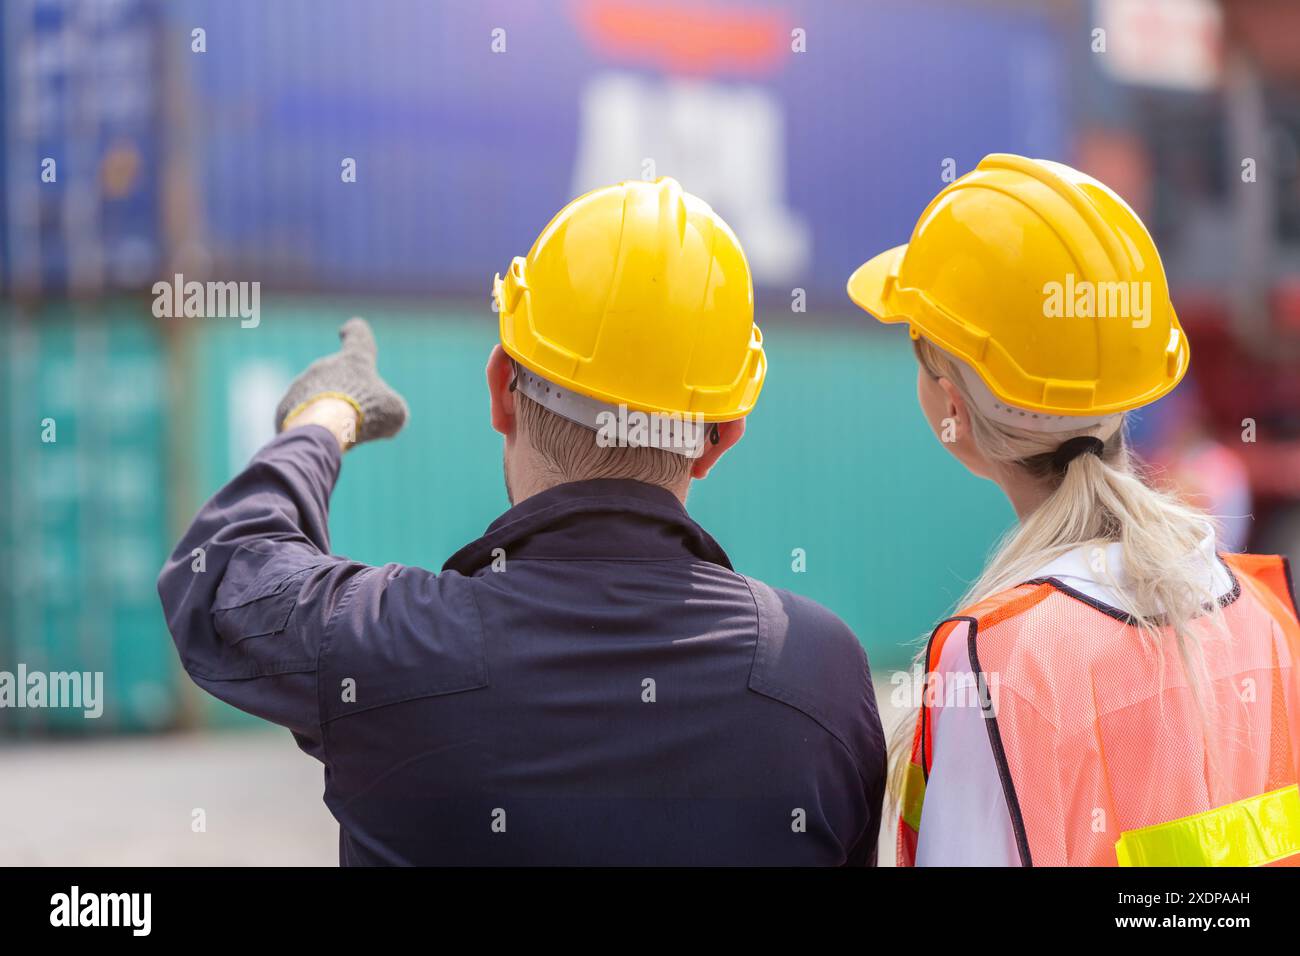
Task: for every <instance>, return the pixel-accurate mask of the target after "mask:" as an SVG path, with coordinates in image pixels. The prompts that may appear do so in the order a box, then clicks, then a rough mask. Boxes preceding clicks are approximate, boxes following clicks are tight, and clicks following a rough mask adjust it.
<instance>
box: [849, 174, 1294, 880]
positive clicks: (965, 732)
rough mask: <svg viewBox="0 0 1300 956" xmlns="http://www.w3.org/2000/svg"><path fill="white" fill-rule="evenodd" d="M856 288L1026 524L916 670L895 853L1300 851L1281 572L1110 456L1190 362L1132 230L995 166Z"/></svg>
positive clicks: (1223, 860) (976, 856) (1216, 857)
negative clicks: (905, 337) (1231, 548)
mask: <svg viewBox="0 0 1300 956" xmlns="http://www.w3.org/2000/svg"><path fill="white" fill-rule="evenodd" d="M848 291H849V295H850V297H851V298H852V299H853V301H854V302H855V303H857V304H858V305H859V306H861V307H862V308H863V309H865V310H866V311H867V312H869V313H871V314H872V315H873V316H875V317H876V318H877V319H879V320H880V321H881V322H886V323H900V322H901V323H907V325H908V328H909V329H910V332H911V335H912V338H913V339H914V342H915V347H916V353H917V358H918V363H919V372H918V376H917V392H918V398H919V401H920V405H921V409H922V411H923V412H924V414H925V417H926V419H927V420H928V422H929V424H930V427H931V428H932V429H933V430H934V431H935V433H936V434H937V435H938V436H939V438H940V439H941V441H942V442H943V443H944V446H945V447H946V448H947V449H948V450H949V451H950V452H951V453H952V454H953V455H954V456H955V457H956V458H957V459H958V460H959V461H960V462H961V463H962V464H964V465H965V466H966V467H967V468H968V469H969V470H970V471H971V472H972V473H973V474H975V475H977V476H979V477H983V478H988V479H990V480H992V481H994V482H996V483H997V484H998V485H999V486H1000V487H1001V489H1002V490H1003V491H1004V492H1005V493H1006V495H1007V497H1008V499H1009V500H1010V502H1011V504H1012V506H1013V508H1014V510H1015V512H1016V515H1017V517H1018V519H1019V520H1018V523H1017V525H1016V526H1015V527H1014V528H1012V529H1011V531H1010V532H1008V535H1007V536H1006V538H1005V539H1004V540H1003V541H1002V542H1001V543H1000V545H999V546H998V548H997V549H996V551H995V552H994V554H993V556H992V558H991V559H990V561H989V563H988V565H987V567H986V568H985V569H984V572H983V573H982V574H981V576H980V577H979V579H978V580H977V581H976V582H975V583H974V585H972V586H971V588H970V591H969V592H968V593H967V595H966V596H965V598H963V600H962V601H961V604H960V605H959V607H960V610H959V612H958V613H957V614H955V615H954V616H953V617H951V618H949V619H948V620H946V621H944V622H942V623H941V624H940V625H939V626H938V627H937V628H935V630H934V632H933V634H932V635H931V637H930V640H929V642H928V644H927V646H926V648H925V650H924V651H923V652H922V654H921V655H920V656H919V662H920V664H921V666H922V667H923V668H924V673H925V677H926V680H925V682H924V685H923V690H922V694H921V701H922V704H921V707H920V712H919V713H918V715H917V718H916V720H915V721H914V722H913V721H908V722H907V723H906V725H905V727H904V728H903V736H902V737H901V738H900V740H899V741H896V743H899V744H901V746H898V747H896V748H895V753H896V755H897V757H898V759H897V762H896V765H895V769H896V776H895V780H896V782H897V785H896V788H895V793H896V795H897V796H898V799H899V828H898V856H899V862H900V863H902V864H918V865H935V864H938V865H945V864H949V865H951V864H955V865H961V864H974V865H998V864H1003V865H1032V864H1038V865H1098V866H1101V865H1116V864H1120V865H1261V864H1275V863H1291V864H1295V863H1298V862H1300V794H1298V792H1297V781H1298V780H1300V622H1298V621H1297V615H1296V606H1295V601H1294V596H1293V592H1292V590H1291V584H1290V571H1289V568H1288V567H1287V565H1286V561H1285V559H1283V558H1279V557H1272V556H1258V555H1244V554H1236V555H1229V554H1220V553H1218V551H1217V548H1216V545H1215V536H1214V530H1213V524H1212V522H1211V521H1210V520H1209V519H1208V518H1207V516H1205V515H1204V514H1202V513H1200V512H1198V511H1195V510H1193V509H1191V508H1189V507H1187V506H1186V505H1185V504H1183V503H1181V502H1179V501H1178V500H1176V499H1174V498H1173V497H1170V496H1168V495H1166V494H1163V493H1161V492H1159V491H1157V490H1155V489H1153V488H1152V487H1150V486H1149V485H1147V484H1146V483H1144V481H1143V479H1142V477H1141V476H1140V474H1139V472H1138V471H1137V469H1136V466H1135V463H1134V461H1133V458H1132V456H1131V454H1130V451H1129V449H1128V447H1127V445H1126V442H1125V428H1124V418H1125V414H1126V413H1127V412H1128V411H1130V410H1132V409H1135V408H1138V407H1140V406H1142V405H1146V404H1148V403H1150V402H1153V401H1155V400H1156V399H1158V398H1160V397H1161V396H1162V395H1164V394H1166V393H1168V392H1169V391H1170V390H1171V389H1173V388H1174V387H1175V386H1176V385H1177V384H1178V382H1179V380H1180V379H1181V378H1182V377H1183V375H1184V373H1185V372H1186V371H1187V366H1188V359H1189V352H1188V344H1187V339H1186V337H1185V335H1184V334H1183V331H1182V328H1181V327H1180V326H1179V323H1178V319H1177V317H1176V315H1175V314H1174V309H1173V306H1172V304H1171V302H1170V298H1169V290H1168V285H1167V283H1166V280H1165V275H1164V269H1163V266H1162V265H1161V263H1160V257H1159V254H1158V253H1157V251H1156V248H1155V245H1154V244H1153V242H1152V240H1151V237H1150V235H1149V234H1148V233H1147V230H1146V228H1145V227H1144V226H1143V224H1142V222H1141V220H1139V218H1138V217H1137V215H1136V214H1135V213H1134V212H1133V211H1132V210H1131V209H1130V208H1129V207H1128V206H1127V205H1126V204H1125V203H1124V201H1123V200H1122V199H1120V198H1119V197H1118V196H1117V195H1116V194H1115V193H1114V192H1112V191H1111V190H1110V189H1108V188H1107V187H1106V186H1104V185H1102V184H1101V183H1099V182H1097V181H1096V180H1094V179H1092V178H1090V177H1088V176H1085V175H1083V174H1082V173H1079V172H1078V171H1076V170H1074V169H1071V168H1069V167H1068V166H1064V165H1061V164H1059V163H1053V162H1046V161H1042V160H1032V159H1026V158H1024V157H1021V156H1011V155H992V156H987V157H985V159H984V160H983V161H982V162H981V163H980V164H979V166H978V167H977V168H976V169H975V170H974V171H973V172H972V173H970V174H969V175H967V176H964V177H962V178H961V179H959V180H957V181H956V182H954V183H952V184H951V185H949V186H948V187H947V188H945V189H944V190H942V191H941V192H940V193H939V194H938V195H937V196H936V197H935V199H934V200H933V201H932V202H931V203H930V205H929V206H928V207H927V208H926V209H925V211H924V212H923V213H922V214H921V217H920V219H919V221H918V222H917V225H916V228H915V229H914V231H913V232H912V236H911V240H910V241H909V242H908V243H907V244H906V245H903V246H899V247H897V248H894V249H890V250H889V251H887V252H884V253H882V254H881V255H879V256H876V257H875V258H873V259H871V260H870V261H869V262H867V263H865V264H864V265H863V266H861V267H860V268H859V269H858V270H857V271H856V272H855V273H854V274H853V276H852V277H851V278H850V279H849V283H848Z"/></svg>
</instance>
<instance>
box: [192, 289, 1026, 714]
mask: <svg viewBox="0 0 1300 956" xmlns="http://www.w3.org/2000/svg"><path fill="white" fill-rule="evenodd" d="M356 314H360V315H365V316H366V317H367V318H369V319H370V321H371V322H372V324H373V325H374V327H375V332H376V335H377V337H378V339H379V347H380V355H379V365H380V371H381V372H382V374H383V375H384V376H385V377H386V378H387V379H388V381H389V382H391V383H392V384H393V386H394V387H396V388H397V389H399V390H400V391H401V392H402V393H404V394H405V396H406V398H407V400H408V402H409V403H410V406H411V420H410V423H409V425H408V427H407V428H406V429H405V430H404V431H403V432H402V433H401V434H400V435H399V436H398V437H397V438H396V439H394V440H392V441H384V442H376V443H373V444H370V445H366V446H364V447H362V448H360V449H357V450H355V451H353V452H350V453H349V454H348V456H347V458H346V460H345V463H344V468H343V473H342V477H341V479H340V481H339V485H338V488H337V490H336V493H335V496H334V500H333V507H332V511H331V519H330V527H331V533H332V535H333V541H332V544H333V548H334V551H335V552H336V553H339V554H343V555H347V556H348V557H351V558H353V559H356V560H359V561H364V562H367V563H372V564H382V563H386V562H390V561H396V562H401V563H404V564H413V565H419V566H423V567H427V568H432V569H437V568H440V567H441V565H442V562H443V560H444V559H445V558H446V557H447V556H448V555H450V554H451V553H452V552H454V551H455V550H457V549H458V548H459V547H461V546H462V545H463V544H465V543H466V542H468V541H470V540H472V539H473V538H475V537H477V536H478V535H480V534H481V533H482V532H483V530H484V528H485V527H486V526H487V524H488V523H489V522H490V521H492V520H493V519H494V518H496V517H497V515H499V514H500V513H501V512H502V511H504V510H505V509H506V508H507V507H508V502H507V500H506V495H505V486H504V482H503V480H502V477H501V439H500V436H498V435H497V434H496V433H495V432H493V431H492V430H491V428H490V427H489V425H488V421H487V395H486V391H485V386H484V381H483V367H484V364H485V362H486V360H487V356H488V352H489V350H490V349H491V347H492V345H493V344H494V342H495V341H496V328H495V316H494V315H493V313H492V312H491V311H490V310H489V309H487V308H483V307H471V306H459V307H457V306H449V305H446V304H440V305H437V306H429V307H427V308H421V307H418V306H400V307H395V306H392V305H378V304H375V303H366V302H346V303H340V302H339V301H337V300H330V301H317V300H305V299H271V298H270V297H266V298H264V299H263V302H262V316H261V321H260V323H259V325H258V326H257V327H256V328H241V327H240V324H239V322H238V320H234V319H207V320H175V321H178V322H182V323H189V324H188V325H187V326H186V328H185V333H186V334H184V336H183V337H182V339H181V340H182V341H183V342H184V346H183V350H182V354H180V355H178V360H179V361H180V362H181V363H182V369H183V371H182V372H181V373H180V374H179V376H178V378H179V379H180V380H181V381H183V382H184V383H185V385H184V394H183V395H181V396H178V398H177V402H178V404H180V403H184V402H189V401H192V402H193V406H194V409H195V412H194V418H193V425H192V427H189V428H186V429H184V435H183V436H181V437H180V438H179V439H178V440H180V441H182V442H183V443H184V447H183V448H182V449H178V450H177V452H178V459H179V462H181V463H183V465H184V468H185V469H188V472H187V473H188V478H187V479H186V481H185V482H184V483H185V484H186V485H187V486H188V488H189V492H188V494H187V495H185V496H184V497H185V499H186V501H187V504H186V505H185V506H184V507H182V508H181V509H180V510H181V511H182V512H185V515H186V517H188V515H189V514H190V513H192V511H193V508H194V507H196V506H197V505H198V503H199V502H200V501H201V500H202V498H204V497H206V496H208V495H210V494H212V493H213V492H214V491H216V490H217V488H218V487H220V485H221V484H222V483H223V482H224V481H226V480H227V479H228V478H229V477H230V476H231V475H232V474H234V473H235V471H236V470H237V469H238V468H240V467H241V466H242V465H243V463H244V462H246V461H247V459H248V457H249V456H250V455H251V454H252V453H253V452H254V451H255V450H256V449H257V447H258V446H259V445H260V444H261V443H262V442H264V441H265V440H267V439H269V438H270V437H271V435H272V424H271V419H272V414H273V411H274V408H275V404H276V402H277V401H278V399H279V397H280V395H281V393H282V391H283V389H284V387H285V386H286V385H287V384H288V382H289V381H290V380H291V379H292V378H293V376H294V375H296V374H297V372H298V371H299V370H300V369H302V368H303V367H304V366H306V365H307V363H309V362H310V361H312V360H313V359H315V358H317V357H319V356H320V355H322V354H324V353H325V352H328V351H332V350H333V349H334V348H336V347H337V337H336V330H337V328H338V326H339V325H341V324H342V323H343V322H344V321H345V320H346V319H347V318H348V317H350V316H351V315H356ZM806 318H807V317H806V316H790V317H785V318H784V321H782V318H781V317H778V318H776V320H774V321H769V322H767V323H766V326H765V328H764V333H765V336H766V342H767V349H768V354H769V357H770V372H769V375H768V379H767V384H766V386H765V388H764V391H763V395H762V398H761V400H760V402H759V406H758V409H757V410H756V411H755V412H754V413H753V415H752V416H751V417H750V419H749V422H748V429H747V431H746V434H745V437H744V440H743V441H742V442H741V443H740V445H739V446H737V447H736V448H735V449H734V450H732V451H731V452H729V453H728V455H727V457H726V458H725V459H723V461H722V462H721V464H720V465H719V466H718V467H717V468H716V469H715V470H714V473H713V475H712V476H710V477H709V478H708V479H706V480H704V481H701V482H697V483H696V485H695V488H694V490H693V491H692V493H691V498H690V502H689V506H690V510H691V513H692V514H693V515H694V516H695V518H696V519H697V520H698V521H699V522H700V523H701V524H702V525H704V527H705V528H707V529H708V530H709V531H710V532H711V533H712V534H713V535H714V536H715V537H716V538H717V539H718V541H719V542H720V543H721V544H722V546H723V547H724V548H725V549H726V550H727V552H728V554H729V555H730V556H731V559H732V562H733V563H734V564H735V566H736V568H737V569H738V570H740V571H743V572H745V573H747V574H751V575H754V576H756V577H759V578H762V579H763V580H765V581H768V582H769V583H771V584H773V585H775V586H778V587H785V588H790V589H792V590H795V591H799V592H801V593H804V594H807V595H809V596H811V597H813V598H815V599H817V600H818V601H821V602H823V603H824V604H826V605H827V606H829V607H830V608H832V609H833V610H834V611H835V612H836V613H838V614H839V615H840V616H841V617H843V618H844V619H845V620H846V621H847V622H848V623H849V624H850V626H852V627H853V628H854V630H855V631H856V632H857V634H858V635H859V637H860V639H861V640H862V642H863V644H864V645H865V646H866V648H867V650H868V652H869V654H870V656H871V659H872V662H873V665H874V666H875V668H876V670H877V672H878V674H880V675H883V674H884V672H886V671H887V670H888V669H890V668H894V667H904V666H906V665H907V663H908V661H909V660H910V658H911V655H912V653H913V652H914V650H915V647H916V644H915V642H916V641H917V639H919V638H921V637H923V636H924V635H926V634H927V633H928V631H929V629H930V628H931V627H932V626H933V625H934V623H935V621H936V620H937V619H938V618H940V617H941V616H942V615H943V614H944V613H945V612H946V611H947V610H949V609H950V607H951V606H952V604H953V603H954V602H955V601H956V600H957V599H958V598H959V597H960V595H961V593H962V592H963V591H964V590H965V586H966V584H967V583H968V582H969V581H970V580H971V579H972V578H973V577H974V576H975V574H976V573H977V571H978V569H979V567H980V565H981V562H982V560H983V557H984V554H985V553H986V551H987V549H988V547H989V546H990V545H991V544H992V543H993V541H994V540H995V539H996V538H997V536H998V535H999V534H1000V533H1001V532H1002V531H1003V529H1004V528H1005V527H1006V526H1007V524H1008V523H1009V522H1010V520H1011V517H1012V516H1011V512H1010V509H1009V508H1008V506H1007V505H1006V503H1005V501H1004V499H1003V498H1002V497H1001V495H1000V494H999V493H998V492H997V490H996V489H995V488H994V487H993V486H992V485H991V484H989V483H987V482H983V481H979V480H977V479H975V478H972V477H971V476H970V475H968V474H967V473H966V472H965V470H964V469H963V468H962V467H961V466H960V465H958V464H957V463H956V462H954V461H953V460H952V459H951V458H950V456H948V455H947V454H946V453H945V452H944V451H943V450H942V448H941V446H940V445H939V443H938V441H937V440H936V439H935V438H934V437H933V435H932V434H931V433H930V431H929V429H928V427H927V425H926V423H925V421H924V419H923V418H922V417H921V414H920V412H919V410H918V409H917V407H916V394H915V393H916V388H915V376H916V363H915V359H914V358H913V356H912V354H911V347H910V344H909V342H908V339H907V336H906V335H905V334H902V333H898V334H891V332H895V333H897V332H898V330H881V329H876V328H873V327H868V324H867V323H866V322H865V321H859V320H858V319H857V317H856V316H848V315H846V316H842V317H840V321H838V322H837V323H834V324H830V323H810V322H806V321H799V320H805V319H806ZM196 323H197V324H196ZM187 508H188V511H187V510H186V509H187ZM172 530H173V533H178V532H179V530H180V528H179V526H178V527H174V528H173V529H172ZM206 706H207V707H208V708H209V710H208V713H209V714H211V715H213V716H215V717H216V718H217V719H218V720H219V721H224V720H225V719H226V718H227V717H228V714H227V712H226V709H225V708H224V706H223V705H220V704H216V703H209V704H207V705H206Z"/></svg>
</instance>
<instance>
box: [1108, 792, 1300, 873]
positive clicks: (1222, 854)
mask: <svg viewBox="0 0 1300 956" xmlns="http://www.w3.org/2000/svg"><path fill="white" fill-rule="evenodd" d="M1298 853H1300V790H1298V789H1297V788H1296V787H1295V786H1290V787H1283V788H1282V789H1281V790H1272V791H1270V792H1268V793H1263V794H1260V795H1259V796H1257V797H1247V798H1246V799H1245V800H1238V801H1237V802H1236V803H1229V804H1227V805H1226V806H1222V807H1219V808H1218V809H1216V810H1207V811H1206V812H1205V813H1198V814H1195V815H1194V816H1190V817H1183V818H1182V819H1181V820H1172V821H1170V822H1169V823H1157V824H1156V825H1155V826H1150V827H1144V828H1142V829H1141V830H1129V831H1127V832H1125V833H1122V834H1120V838H1119V840H1118V841H1117V842H1116V843H1115V854H1116V856H1118V857H1119V865H1120V866H1263V865H1265V864H1267V863H1275V862H1277V861H1278V860H1283V859H1286V858H1287V857H1289V856H1292V855H1294V854H1298Z"/></svg>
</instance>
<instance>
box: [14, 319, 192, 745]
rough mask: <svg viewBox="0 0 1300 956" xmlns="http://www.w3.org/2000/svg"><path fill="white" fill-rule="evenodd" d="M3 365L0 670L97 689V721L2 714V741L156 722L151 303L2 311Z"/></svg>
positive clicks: (156, 413)
mask: <svg viewBox="0 0 1300 956" xmlns="http://www.w3.org/2000/svg"><path fill="white" fill-rule="evenodd" d="M0 370H2V373H3V380H2V381H0V387H2V388H3V412H2V413H0V414H2V415H3V420H2V422H0V437H2V438H3V441H2V444H3V452H2V454H3V459H2V461H0V464H2V465H3V467H0V499H2V500H3V511H2V512H0V514H2V515H3V520H0V671H5V672H7V673H9V674H11V675H16V674H17V672H18V670H19V668H23V669H25V670H26V672H27V673H28V674H29V675H30V674H33V673H40V674H49V673H51V672H58V673H72V672H76V673H80V674H82V675H85V674H90V675H91V677H90V681H91V683H90V684H89V685H88V686H92V687H93V686H94V681H95V680H96V679H97V678H96V677H95V675H102V676H101V677H99V678H98V679H99V680H102V682H103V713H102V716H100V717H98V718H94V719H87V718H86V716H85V708H75V707H41V708H30V707H24V708H15V707H12V706H11V707H7V708H5V709H3V710H0V736H12V735H15V734H30V733H40V732H66V733H74V734H90V733H100V732H109V731H124V730H147V729H157V728H162V727H166V726H168V725H170V724H172V723H173V722H174V720H175V719H176V717H177V707H178V695H177V687H178V684H177V680H176V676H177V675H176V666H175V663H174V657H175V653H174V651H173V650H172V649H171V642H170V640H169V639H168V637H167V633H166V630H165V628H164V626H163V622H162V619H161V614H160V612H159V607H158V597H157V592H156V591H155V586H154V582H155V580H156V578H157V573H158V569H159V568H160V567H161V564H162V560H163V556H164V554H165V553H166V550H167V547H168V542H167V532H166V522H165V514H166V511H165V509H166V505H167V502H168V500H169V494H168V489H167V482H166V474H165V467H164V457H163V442H164V439H163V436H164V424H165V415H166V410H165V407H164V403H163V400H162V395H163V389H162V382H163V360H162V352H161V349H160V345H159V341H158V339H157V337H156V333H155V329H154V328H153V327H152V325H151V323H150V321H149V319H148V308H147V305H142V304H140V303H136V302H130V303H126V302H115V303H110V304H105V305H102V306H99V307H96V308H93V309H90V308H79V307H75V306H71V305H59V306H49V307H46V308H45V309H43V310H40V311H35V312H28V313H25V314H23V315H19V313H18V312H17V311H16V310H15V309H13V308H12V307H8V306H4V307H0ZM51 439H52V440H51ZM51 702H52V701H51ZM62 702H66V701H62Z"/></svg>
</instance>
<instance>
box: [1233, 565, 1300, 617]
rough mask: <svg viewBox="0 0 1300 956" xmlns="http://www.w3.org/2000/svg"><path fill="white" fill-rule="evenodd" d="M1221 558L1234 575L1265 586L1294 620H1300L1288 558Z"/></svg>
mask: <svg viewBox="0 0 1300 956" xmlns="http://www.w3.org/2000/svg"><path fill="white" fill-rule="evenodd" d="M1221 557H1222V558H1223V562H1224V563H1225V564H1226V565H1228V567H1230V568H1231V569H1232V571H1233V573H1234V574H1236V575H1237V576H1238V577H1247V578H1250V579H1251V580H1253V581H1257V582H1258V583H1260V584H1262V585H1264V586H1265V587H1266V588H1268V590H1269V592H1270V593H1272V595H1273V596H1274V597H1275V598H1277V600H1278V602H1279V603H1280V604H1281V605H1282V607H1283V608H1285V609H1286V610H1287V611H1288V612H1289V613H1290V615H1291V617H1292V618H1293V619H1296V620H1300V613H1298V612H1297V609H1296V600H1295V586H1294V584H1293V583H1292V578H1291V564H1290V562H1289V561H1287V559H1286V558H1284V557H1282V556H1281V555H1278V554H1224V555H1221Z"/></svg>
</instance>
